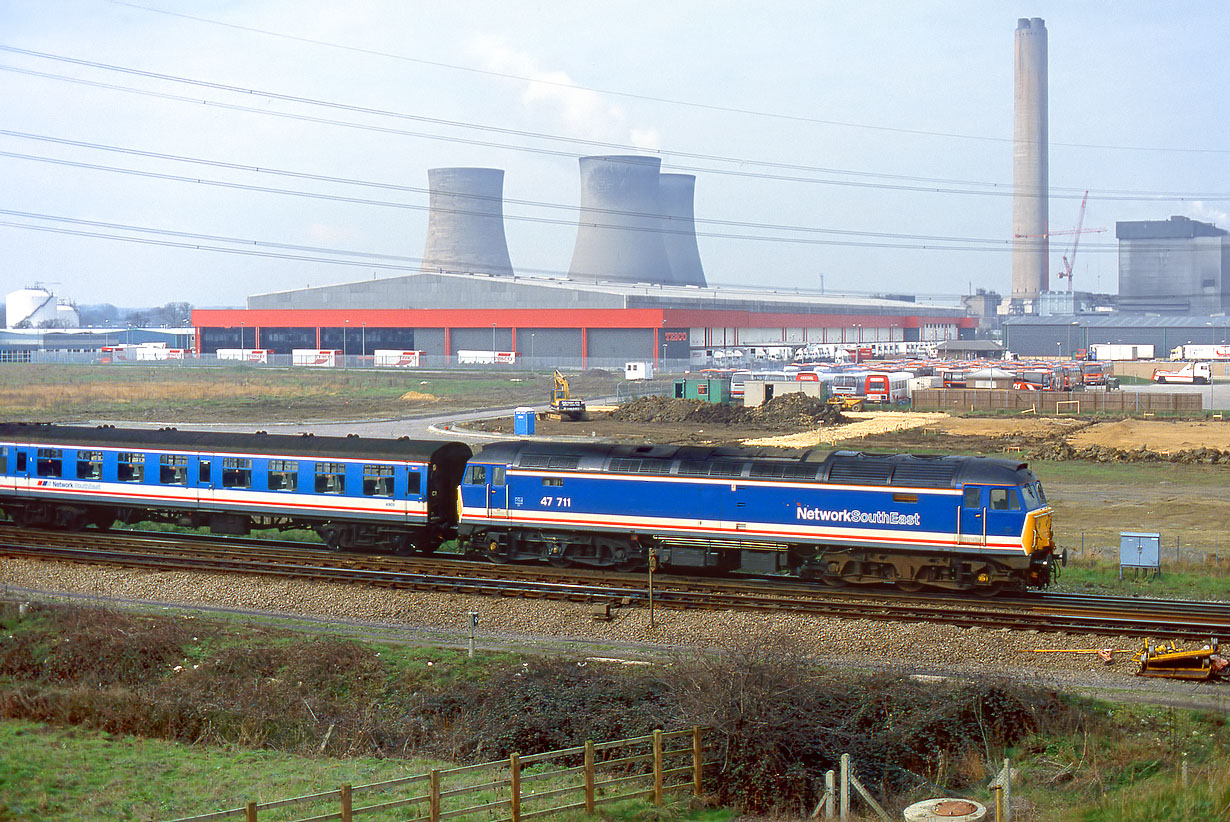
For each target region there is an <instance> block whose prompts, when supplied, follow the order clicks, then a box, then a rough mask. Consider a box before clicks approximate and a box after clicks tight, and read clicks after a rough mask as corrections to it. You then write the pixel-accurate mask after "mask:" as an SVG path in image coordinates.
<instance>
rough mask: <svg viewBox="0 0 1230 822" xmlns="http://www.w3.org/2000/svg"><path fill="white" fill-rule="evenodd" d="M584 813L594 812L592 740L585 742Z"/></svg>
mask: <svg viewBox="0 0 1230 822" xmlns="http://www.w3.org/2000/svg"><path fill="white" fill-rule="evenodd" d="M585 812H586V813H588V814H592V813H593V812H594V740H592V739H587V740H585Z"/></svg>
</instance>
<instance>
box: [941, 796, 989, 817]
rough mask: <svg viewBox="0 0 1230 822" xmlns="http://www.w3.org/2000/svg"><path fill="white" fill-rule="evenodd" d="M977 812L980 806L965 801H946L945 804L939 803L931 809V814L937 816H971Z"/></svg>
mask: <svg viewBox="0 0 1230 822" xmlns="http://www.w3.org/2000/svg"><path fill="white" fill-rule="evenodd" d="M976 810H978V806H977V805H975V804H974V803H973V802H966V801H965V800H964V799H945V800H944V801H943V802H937V803H936V804H935V805H934V806H933V807H932V808H931V813H933V814H935V815H936V816H969V815H970V814H971V813H973V812H974V811H976Z"/></svg>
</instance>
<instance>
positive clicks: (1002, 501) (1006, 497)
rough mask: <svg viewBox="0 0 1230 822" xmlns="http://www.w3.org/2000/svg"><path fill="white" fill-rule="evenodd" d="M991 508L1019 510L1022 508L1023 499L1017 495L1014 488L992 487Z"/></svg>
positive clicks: (994, 509)
mask: <svg viewBox="0 0 1230 822" xmlns="http://www.w3.org/2000/svg"><path fill="white" fill-rule="evenodd" d="M991 510H992V511H1019V510H1021V500H1020V499H1019V498H1018V497H1017V495H1016V491H1015V490H1013V489H1012V488H992V489H991Z"/></svg>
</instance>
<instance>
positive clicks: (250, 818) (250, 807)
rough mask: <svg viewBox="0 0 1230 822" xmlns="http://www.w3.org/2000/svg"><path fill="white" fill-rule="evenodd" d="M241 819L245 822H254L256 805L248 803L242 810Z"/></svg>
mask: <svg viewBox="0 0 1230 822" xmlns="http://www.w3.org/2000/svg"><path fill="white" fill-rule="evenodd" d="M243 811H244V813H243V818H244V820H245V822H256V803H255V802H249V803H248V804H247V805H246V806H244V809H243Z"/></svg>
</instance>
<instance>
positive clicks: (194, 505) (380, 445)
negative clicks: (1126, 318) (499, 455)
mask: <svg viewBox="0 0 1230 822" xmlns="http://www.w3.org/2000/svg"><path fill="white" fill-rule="evenodd" d="M471 453H472V452H471V450H470V447H469V446H467V445H465V444H463V443H459V442H437V441H432V440H410V439H406V438H403V439H398V440H377V439H359V438H358V437H314V436H298V437H296V436H287V435H271V434H265V433H257V434H230V433H221V432H198V431H177V430H175V429H173V428H164V429H160V430H157V431H152V430H135V429H127V430H126V429H117V428H114V427H106V426H104V427H99V428H85V427H72V426H48V425H27V424H15V423H10V424H4V425H0V508H3V510H4V512H5V513H6V514H8V516H9V517H10V518H11V519H13V521H15V522H17V523H18V524H21V525H27V526H36V527H48V528H64V529H78V528H83V527H85V526H86V525H94V526H97V527H100V528H108V527H110V526H111V525H112V524H114V523H115V522H117V521H118V522H122V523H130V522H167V523H173V524H177V525H185V526H195V527H202V526H203V527H207V528H210V529H211V530H212V531H214V532H215V533H219V534H232V535H237V534H247V533H249V531H250V530H252V529H254V528H274V529H279V530H289V529H292V528H310V529H314V530H315V531H316V532H317V533H318V534H319V535H320V537H321V539H323V540H324V542H325V543H326V544H328V545H329V546H330V547H332V548H334V549H343V548H344V549H362V548H368V549H379V550H389V551H394V552H396V553H408V552H411V551H416V550H417V551H420V552H426V551H433V550H435V549H436V548H437V547H438V546H439V545H440V543H441V542H443V541H445V540H449V539H453V538H454V537H455V536H456V530H457V505H456V494H457V490H456V489H457V485H458V483H459V482H460V480H461V473H462V470H463V469H464V467H465V464H466V461H467V460H468V459H469V458H470V456H471Z"/></svg>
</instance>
